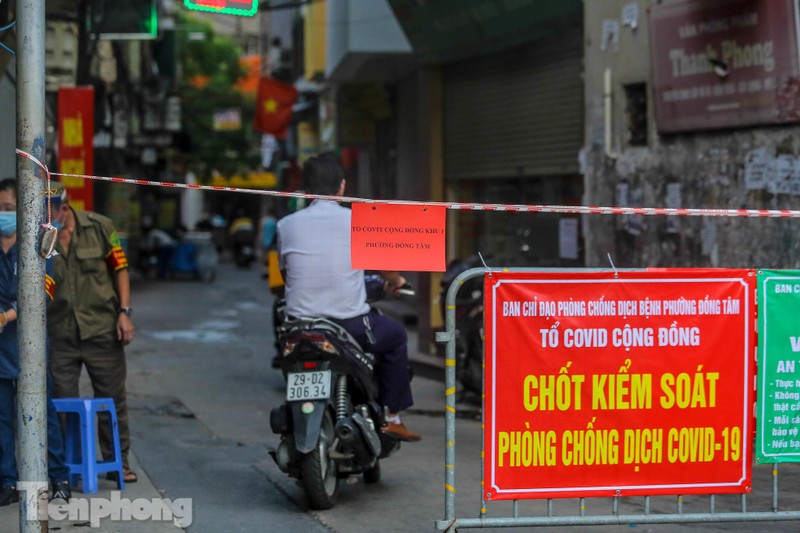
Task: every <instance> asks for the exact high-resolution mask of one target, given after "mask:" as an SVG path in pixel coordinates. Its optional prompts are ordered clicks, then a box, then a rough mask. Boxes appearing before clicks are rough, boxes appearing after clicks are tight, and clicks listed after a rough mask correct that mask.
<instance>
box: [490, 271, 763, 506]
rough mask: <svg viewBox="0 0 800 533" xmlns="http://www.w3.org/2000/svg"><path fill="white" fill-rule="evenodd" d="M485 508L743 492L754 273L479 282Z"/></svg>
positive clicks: (746, 485) (511, 276) (505, 276)
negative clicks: (490, 503) (494, 503)
mask: <svg viewBox="0 0 800 533" xmlns="http://www.w3.org/2000/svg"><path fill="white" fill-rule="evenodd" d="M485 294H486V313H485V331H486V340H485V342H486V351H485V354H486V411H485V423H486V431H485V442H484V450H485V454H484V461H485V469H484V472H485V474H484V488H485V492H486V494H487V499H489V500H502V499H526V498H559V497H579V496H580V497H585V496H631V495H657V494H701V493H726V492H728V493H735V492H749V491H750V490H751V488H750V485H751V482H750V480H751V469H752V452H751V450H750V446H749V443H750V442H751V441H752V427H753V426H752V417H753V401H754V395H753V372H754V361H755V359H754V353H755V352H754V344H755V339H754V332H755V323H754V320H755V306H754V294H755V275H754V271H750V270H697V271H695V270H686V269H684V270H674V271H670V270H662V271H658V272H628V273H619V274H618V275H615V274H613V273H611V274H609V273H548V274H545V273H541V274H539V273H537V274H520V273H497V272H493V273H492V274H491V276H487V277H486V278H485Z"/></svg>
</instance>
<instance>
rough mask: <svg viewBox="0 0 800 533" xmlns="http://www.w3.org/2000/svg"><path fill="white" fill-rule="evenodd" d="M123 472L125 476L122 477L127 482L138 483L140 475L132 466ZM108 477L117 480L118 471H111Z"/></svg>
mask: <svg viewBox="0 0 800 533" xmlns="http://www.w3.org/2000/svg"><path fill="white" fill-rule="evenodd" d="M122 472H123V476H124V477H123V478H122V479H124V480H125V483H136V482H137V481H139V476H137V475H136V472H134V471H133V470H131V469H130V468H126V469H124V470H123V471H122ZM106 479H109V480H111V481H116V480H117V473H116V472H109V473H108V475H107V476H106Z"/></svg>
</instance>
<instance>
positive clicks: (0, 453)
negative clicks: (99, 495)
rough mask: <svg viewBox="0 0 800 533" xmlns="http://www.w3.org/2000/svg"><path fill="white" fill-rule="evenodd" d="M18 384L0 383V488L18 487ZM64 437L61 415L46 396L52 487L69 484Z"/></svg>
mask: <svg viewBox="0 0 800 533" xmlns="http://www.w3.org/2000/svg"><path fill="white" fill-rule="evenodd" d="M47 385H48V389H51V388H52V387H51V383H50V377H49V376H48V380H47ZM16 396H17V384H16V381H14V380H12V379H0V486H4V487H13V486H16V484H17V481H19V477H18V474H17V455H16V451H17V446H16V434H17V432H16V430H15V424H14V419H15V418H16V413H17V409H16ZM64 461H65V457H64V437H63V435H62V434H61V424H60V423H59V419H58V413H56V408H55V406H54V405H53V400H51V399H50V391H49V390H48V394H47V470H48V477H49V478H50V481H51V482H53V483H60V482H62V481H66V480H67V477H68V474H69V472H68V470H67V467H66V466H65V464H64Z"/></svg>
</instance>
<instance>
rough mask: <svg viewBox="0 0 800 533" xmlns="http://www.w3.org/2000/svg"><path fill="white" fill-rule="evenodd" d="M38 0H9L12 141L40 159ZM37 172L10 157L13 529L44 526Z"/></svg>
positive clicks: (41, 21)
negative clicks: (15, 367) (16, 369)
mask: <svg viewBox="0 0 800 533" xmlns="http://www.w3.org/2000/svg"><path fill="white" fill-rule="evenodd" d="M44 4H45V3H44V2H42V1H41V0H17V14H16V16H17V148H18V149H20V150H23V151H25V152H27V153H29V154H31V155H33V156H34V157H36V158H37V159H38V160H39V161H42V162H44V161H45V136H44V132H45V84H44V74H45V68H44V49H45V46H44V45H45V41H44V39H45V8H44ZM44 178H45V176H44V172H43V171H41V170H40V169H39V168H37V167H36V166H35V164H34V163H33V162H31V161H30V160H28V159H25V158H22V157H18V158H17V218H18V223H17V246H18V247H19V265H18V272H19V291H18V296H17V308H18V311H19V316H20V317H23V318H22V320H20V321H19V324H18V326H17V327H18V329H17V331H18V334H19V365H20V373H19V379H18V381H17V431H18V434H19V440H18V442H19V448H18V449H17V452H18V456H19V459H20V460H19V464H18V467H17V468H18V471H19V479H20V484H19V486H18V487H19V490H20V505H19V523H20V528H19V529H20V532H21V533H34V532H37V533H40V532H42V531H47V530H48V517H47V489H48V483H47V392H46V391H47V379H46V377H47V368H46V364H47V359H46V356H45V349H46V346H45V335H46V333H45V298H44V275H45V269H44V259H43V258H42V257H41V256H40V255H39V238H40V232H41V225H42V216H43V209H42V205H43V204H42V202H43V200H44V198H45V196H44V195H43V192H44V189H45V185H44V184H45V180H44Z"/></svg>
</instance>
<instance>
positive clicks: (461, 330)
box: [439, 255, 483, 396]
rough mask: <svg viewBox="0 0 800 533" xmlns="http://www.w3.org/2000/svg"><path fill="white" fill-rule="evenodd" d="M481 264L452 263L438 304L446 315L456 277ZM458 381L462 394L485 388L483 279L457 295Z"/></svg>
mask: <svg viewBox="0 0 800 533" xmlns="http://www.w3.org/2000/svg"><path fill="white" fill-rule="evenodd" d="M481 265H482V261H481V259H480V257H478V256H477V255H476V256H472V257H469V258H467V259H456V260H453V261H451V262H450V264H448V266H447V270H446V271H445V273H444V275H443V276H442V280H441V282H440V287H441V292H440V293H439V303H440V306H441V312H442V317H444V316H445V308H446V303H445V302H446V297H447V291H448V289H449V288H450V285H452V284H453V281H455V279H456V277H458V275H459V274H461V273H462V272H464V271H466V270H469V269H470V268H475V267H479V266H481ZM455 313H456V379H457V380H458V382H459V383H461V385H462V387H463V390H462V391H461V392H462V394H461V395H462V396H463V391H469V392H472V393H475V394H481V392H482V389H483V278H472V279H470V280H468V281H466V282H465V283H464V286H463V287H461V289H459V291H458V293H457V294H456V311H455Z"/></svg>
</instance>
